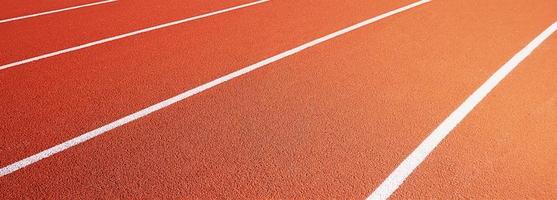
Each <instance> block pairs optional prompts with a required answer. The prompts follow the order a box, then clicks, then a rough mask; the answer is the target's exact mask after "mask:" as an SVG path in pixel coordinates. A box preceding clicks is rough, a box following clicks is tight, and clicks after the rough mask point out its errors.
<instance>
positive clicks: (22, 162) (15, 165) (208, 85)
mask: <svg viewBox="0 0 557 200" xmlns="http://www.w3.org/2000/svg"><path fill="white" fill-rule="evenodd" d="M427 2H429V0H422V1H418V2H416V3H412V4H409V5H407V6H404V7H401V8H398V9H396V10H393V11H390V12H387V13H384V14H381V15H379V16H376V17H373V18H371V19H368V20H365V21H362V22H360V23H357V24H355V25H352V26H349V27H347V28H344V29H342V30H339V31H336V32H334V33H331V34H329V35H326V36H323V37H321V38H318V39H315V40H313V41H310V42H308V43H305V44H303V45H300V46H298V47H295V48H293V49H290V50H288V51H285V52H282V53H280V54H277V55H275V56H272V57H269V58H267V59H264V60H262V61H259V62H257V63H255V64H252V65H249V66H247V67H245V68H242V69H240V70H238V71H235V72H232V73H230V74H227V75H225V76H222V77H220V78H217V79H215V80H212V81H210V82H208V83H205V84H203V85H200V86H197V87H195V88H193V89H191V90H188V91H186V92H184V93H181V94H178V95H176V96H174V97H172V98H170V99H167V100H164V101H162V102H159V103H157V104H155V105H152V106H149V107H147V108H145V109H143V110H140V111H137V112H135V113H133V114H130V115H128V116H125V117H123V118H121V119H118V120H116V121H114V122H111V123H109V124H106V125H104V126H102V127H99V128H97V129H95V130H92V131H89V132H87V133H84V134H83V135H80V136H78V137H75V138H73V139H71V140H68V141H66V142H64V143H61V144H58V145H56V146H54V147H51V148H49V149H46V150H44V151H41V152H39V153H37V154H35V155H32V156H29V157H27V158H25V159H23V160H20V161H17V162H15V163H13V164H10V165H8V166H6V167H3V168H2V169H0V177H2V176H5V175H7V174H10V173H12V172H15V171H17V170H19V169H22V168H24V167H26V166H28V165H31V164H33V163H36V162H38V161H40V160H42V159H44V158H47V157H50V156H52V155H54V154H57V153H60V152H62V151H64V150H66V149H69V148H71V147H73V146H76V145H78V144H81V143H83V142H85V141H87V140H90V139H92V138H94V137H97V136H99V135H102V134H104V133H106V132H108V131H110V130H112V129H115V128H117V127H120V126H122V125H125V124H127V123H130V122H132V121H134V120H137V119H139V118H142V117H144V116H147V115H149V114H151V113H153V112H155V111H158V110H160V109H163V108H165V107H168V106H170V105H172V104H175V103H177V102H179V101H182V100H184V99H186V98H188V97H191V96H193V95H195V94H197V93H200V92H203V91H205V90H207V89H210V88H212V87H215V86H217V85H219V84H221V83H224V82H226V81H229V80H232V79H234V78H236V77H238V76H242V75H244V74H247V73H249V72H251V71H253V70H256V69H258V68H261V67H263V66H266V65H268V64H270V63H273V62H275V61H277V60H280V59H283V58H285V57H288V56H290V55H293V54H295V53H298V52H300V51H303V50H304V49H307V48H310V47H312V46H315V45H317V44H320V43H322V42H325V41H327V40H330V39H333V38H335V37H338V36H340V35H343V34H345V33H348V32H350V31H353V30H356V29H358V28H361V27H363V26H366V25H369V24H372V23H374V22H376V21H379V20H381V19H384V18H386V17H389V16H392V15H394V14H397V13H400V12H403V11H405V10H408V9H410V8H413V7H416V6H419V5H421V4H424V3H427Z"/></svg>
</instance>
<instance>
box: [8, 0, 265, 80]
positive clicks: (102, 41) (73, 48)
mask: <svg viewBox="0 0 557 200" xmlns="http://www.w3.org/2000/svg"><path fill="white" fill-rule="evenodd" d="M268 1H269V0H259V1H256V2H252V3H247V4H243V5H239V6H234V7H231V8H227V9H223V10H219V11H215V12H211V13H206V14H202V15H198V16H195V17H190V18H186V19H182V20H178V21H173V22H169V23H165V24H161V25H157V26H153V27H149V28H145V29H141V30H137V31H133V32H129V33H125V34H122V35H117V36H113V37H109V38H105V39H101V40H97V41H94V42H90V43H87V44H82V45H79V46H75V47H71V48H67V49H63V50H60V51H55V52H52V53H47V54H44V55H40V56H36V57H32V58H28V59H25V60H21V61H17V62H13V63H9V64H5V65H1V66H0V70H4V69H8V68H11V67H15V66H18V65H23V64H26V63H30V62H33V61H37V60H41V59H45V58H49V57H53V56H57V55H60V54H64V53H68V52H72V51H77V50H80V49H84V48H88V47H91V46H95V45H99V44H102V43H107V42H111V41H114V40H119V39H122V38H127V37H130V36H134V35H138V34H141V33H145V32H149V31H154V30H157V29H161V28H166V27H169V26H174V25H178V24H182V23H186V22H189V21H193V20H197V19H201V18H206V17H210V16H213V15H218V14H222V13H225V12H229V11H233V10H238V9H241V8H245V7H249V6H253V5H256V4H260V3H264V2H268Z"/></svg>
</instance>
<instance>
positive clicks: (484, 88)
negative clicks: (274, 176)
mask: <svg viewBox="0 0 557 200" xmlns="http://www.w3.org/2000/svg"><path fill="white" fill-rule="evenodd" d="M556 30H557V22H555V23H553V24H552V25H551V26H550V27H549V28H547V29H546V30H545V31H543V32H542V33H541V34H540V35H539V36H537V37H536V38H535V39H534V40H532V41H531V42H530V43H529V44H528V45H527V46H526V47H524V49H522V50H520V51H519V52H518V53H517V54H515V55H514V56H513V57H512V58H511V59H510V60H509V61H508V62H507V63H505V64H504V65H503V66H502V67H501V68H499V70H497V71H496V72H495V73H494V74H493V75H492V76H491V77H490V78H489V79H487V81H486V82H485V83H483V84H482V85H481V86H480V87H479V88H478V89H477V90H476V91H474V93H472V95H470V96H469V97H468V98H467V99H466V100H465V101H464V102H463V103H462V104H461V105H460V106H459V107H458V108H457V109H456V110H455V111H454V112H452V113H451V114H450V115H449V116H448V117H447V118H446V119H445V120H444V121H443V122H442V123H441V124H440V125H439V126H438V127H437V128H436V129H435V130H433V132H432V133H431V134H430V135H429V136H428V137H427V138H426V139H425V140H424V141H423V142H422V143H421V144H420V145H419V146H418V147H417V148H416V149H415V150H414V151H413V152H412V153H411V154H410V155H408V157H406V159H404V160H403V161H402V163H400V165H399V166H398V167H397V168H396V169H395V170H394V171H393V172H392V173H391V174H390V175H389V176H388V177H387V178H386V179H385V180H384V181H383V183H381V185H379V187H378V188H377V189H375V191H374V192H373V193H372V194H371V195H370V196H369V197H368V198H367V199H368V200H378V199H388V198H389V197H390V196H391V195H392V194H393V192H395V191H396V190H397V189H398V187H399V186H400V185H401V184H402V183H403V182H404V180H406V178H407V177H408V176H409V175H410V174H411V173H412V172H413V171H414V169H416V167H418V166H419V165H420V164H421V163H422V162H423V161H424V160H425V159H426V157H427V156H428V155H429V154H430V153H431V152H432V151H433V149H435V147H437V145H439V143H441V141H442V140H443V139H444V138H445V137H447V135H449V133H450V132H451V131H452V130H453V129H454V128H455V127H456V126H457V125H458V124H459V123H460V122H461V121H462V120H463V119H464V118H465V117H466V116H467V115H468V114H469V113H470V112H471V111H472V110H473V109H474V107H476V105H478V104H479V103H480V102H481V101H482V100H483V99H484V98H485V97H486V96H487V95H488V94H489V93H490V92H491V90H493V88H495V87H496V86H497V85H498V84H499V83H500V82H501V81H502V80H503V79H504V78H505V77H506V76H507V75H509V73H511V71H513V70H514V69H515V68H516V67H517V66H518V64H520V62H522V61H523V60H524V59H525V58H526V57H527V56H528V55H530V54H531V53H532V52H533V51H534V49H536V48H537V47H538V46H539V45H540V44H541V43H542V42H543V41H544V40H545V39H547V38H548V37H549V36H550V35H551V34H553V33H554V32H555V31H556Z"/></svg>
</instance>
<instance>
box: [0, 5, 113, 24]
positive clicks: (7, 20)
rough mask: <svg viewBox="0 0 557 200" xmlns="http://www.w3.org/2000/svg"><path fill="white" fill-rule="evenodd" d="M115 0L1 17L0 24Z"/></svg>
mask: <svg viewBox="0 0 557 200" xmlns="http://www.w3.org/2000/svg"><path fill="white" fill-rule="evenodd" d="M116 1H117V0H106V1H99V2H95V3H89V4H84V5H79V6H74V7H69V8H62V9H58V10H51V11H46V12H42V13H37V14H31V15H25V16H21V17H14V18H10V19H3V20H0V24H1V23H6V22H12V21H16V20H22V19H27V18H31V17H38V16H42V15H48V14H54V13H59V12H64V11H68V10H75V9H78V8H84V7H89V6H96V5H100V4H105V3H111V2H116Z"/></svg>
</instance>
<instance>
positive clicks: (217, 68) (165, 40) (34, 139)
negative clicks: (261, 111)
mask: <svg viewBox="0 0 557 200" xmlns="http://www.w3.org/2000/svg"><path fill="white" fill-rule="evenodd" d="M362 3H363V2H351V3H347V4H344V5H342V6H339V5H338V4H337V3H334V2H331V3H328V4H324V3H319V5H320V7H316V6H314V5H316V4H317V2H316V1H308V2H299V3H296V2H282V3H274V4H272V5H271V4H266V5H262V6H257V7H253V8H252V9H247V10H243V11H242V12H235V13H233V14H230V15H222V16H215V17H212V18H208V19H207V20H203V21H196V22H192V23H191V24H189V26H190V27H189V28H187V29H184V28H181V27H171V28H169V29H165V30H161V31H160V32H152V33H149V34H145V35H144V36H143V37H137V38H129V39H126V40H121V41H119V42H116V43H113V44H112V45H103V46H97V47H93V48H89V49H85V50H82V51H78V52H72V53H70V54H65V55H63V56H58V57H53V58H51V59H47V60H43V61H40V62H36V63H30V64H29V65H27V66H26V67H20V68H11V69H10V70H6V71H3V72H2V73H0V83H2V84H0V87H1V89H2V91H5V93H4V94H5V95H4V97H3V98H1V99H0V101H1V103H0V106H1V107H2V108H1V109H2V110H5V111H6V112H3V113H1V116H0V119H1V120H2V121H4V122H6V123H3V124H2V126H0V129H1V130H2V133H4V134H2V135H1V136H0V137H1V140H0V141H1V142H0V150H1V151H2V155H3V156H2V157H1V159H0V164H1V165H2V166H6V165H8V164H10V163H12V162H15V161H17V160H20V159H22V158H24V157H27V156H30V155H33V154H35V153H37V152H39V151H42V150H44V149H46V148H49V147H52V146H54V145H56V144H59V143H61V142H63V141H66V140H68V139H70V138H73V137H75V136H77V135H80V134H82V133H84V132H87V131H89V130H93V129H95V128H97V127H100V126H102V125H104V124H106V123H109V122H111V121H113V120H115V119H118V118H121V117H123V116H125V115H128V114H130V113H133V112H135V111H137V110H140V109H142V108H145V107H147V106H149V105H152V104H154V103H156V102H160V101H162V100H164V99H167V98H169V97H171V96H174V95H176V94H178V93H180V92H182V91H184V90H187V89H190V88H193V87H195V86H197V85H200V84H202V83H205V82H208V81H210V80H212V79H214V78H216V77H219V76H222V75H224V74H226V73H230V72H232V71H234V70H237V69H239V68H241V67H244V66H246V65H248V64H252V63H255V62H257V61H258V60H261V59H264V58H266V57H268V56H271V55H274V54H277V53H279V52H281V51H285V50H287V49H289V48H292V47H295V46H296V45H299V44H302V43H304V42H307V41H309V40H311V39H315V38H317V37H320V36H323V35H325V34H328V33H330V32H333V31H335V30H338V29H340V28H343V27H345V26H347V24H348V25H350V24H352V23H354V21H358V20H361V19H360V18H364V17H369V15H370V13H376V14H380V13H381V12H383V11H385V10H388V9H392V8H393V7H395V6H396V4H399V3H401V2H392V3H388V1H386V0H385V1H377V3H378V4H377V5H374V4H366V5H367V6H362V5H361V4H362ZM295 7H310V8H308V9H306V10H304V11H303V12H290V10H292V9H293V8H295ZM343 10H352V11H353V12H350V13H348V12H343ZM280 12H282V13H288V15H282V16H281V15H278V16H277V14H278V13H280ZM330 14H335V15H333V17H331V16H330ZM279 16H280V17H279ZM302 17H305V18H304V20H303V21H300V19H301V18H302ZM332 19H335V21H331V20H332ZM271 24H272V25H271ZM307 24H324V25H323V26H307ZM246 34H249V35H250V37H245V36H246ZM270 35H272V37H271V36H270ZM192 47H195V48H192ZM254 49H257V51H254ZM68 94H71V95H68ZM22 99H25V100H24V101H22Z"/></svg>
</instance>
